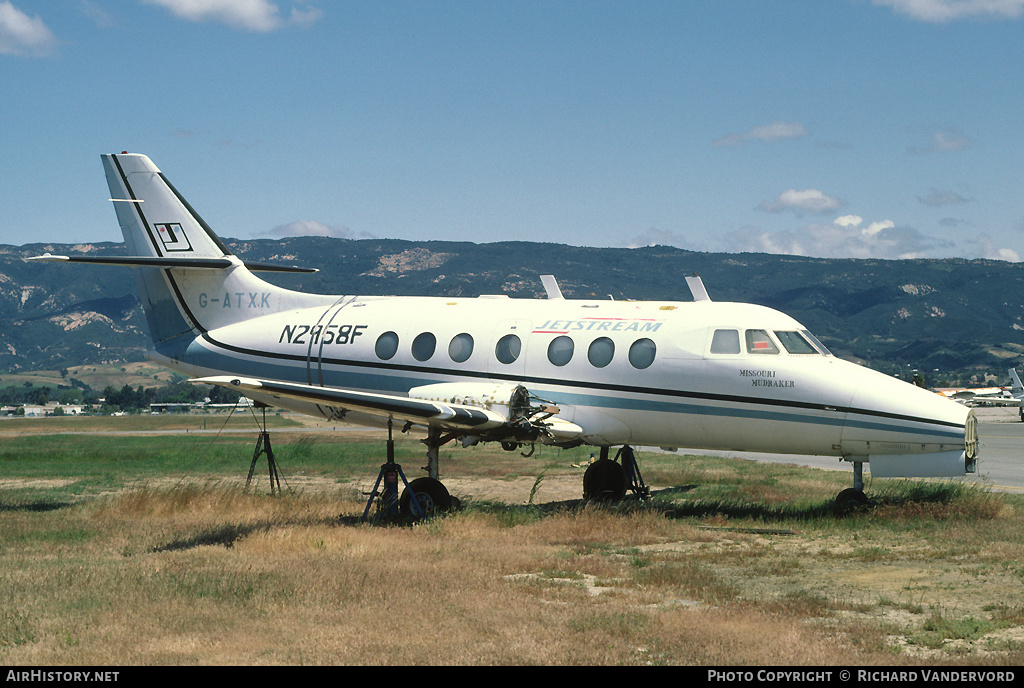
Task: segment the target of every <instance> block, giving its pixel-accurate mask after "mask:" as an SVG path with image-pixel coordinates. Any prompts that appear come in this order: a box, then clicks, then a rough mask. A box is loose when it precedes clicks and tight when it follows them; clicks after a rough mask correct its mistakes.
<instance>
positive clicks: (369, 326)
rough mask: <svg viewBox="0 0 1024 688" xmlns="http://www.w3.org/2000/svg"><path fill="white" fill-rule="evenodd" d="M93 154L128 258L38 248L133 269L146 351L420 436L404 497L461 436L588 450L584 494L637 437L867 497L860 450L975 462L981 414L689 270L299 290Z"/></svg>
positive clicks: (154, 185)
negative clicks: (841, 474)
mask: <svg viewBox="0 0 1024 688" xmlns="http://www.w3.org/2000/svg"><path fill="white" fill-rule="evenodd" d="M102 159H103V166H104V168H105V171H106V176H107V183H108V185H109V186H110V192H111V196H112V197H111V201H113V203H114V208H115V210H116V212H117V218H118V221H119V223H120V225H121V230H122V232H123V234H124V238H125V244H126V247H127V251H128V255H127V256H125V257H89V256H74V257H69V256H51V255H45V256H41V257H39V258H38V260H50V261H67V262H79V263H104V264H111V265H127V266H131V267H132V268H135V274H136V281H137V284H138V288H139V291H140V295H141V299H142V305H143V309H144V311H145V314H146V318H147V321H148V326H149V331H150V335H151V337H152V340H153V350H152V351H150V352H149V354H148V356H149V358H151V359H152V360H154V361H157V362H159V363H162V364H163V365H166V366H167V367H169V368H172V369H174V370H177V371H180V372H182V373H185V374H187V375H190V376H193V377H194V378H197V379H198V381H200V382H206V383H209V384H214V385H220V386H223V387H227V388H229V389H233V390H237V391H238V392H240V393H243V394H244V395H245V396H247V397H249V398H251V399H254V400H255V401H257V402H261V403H263V404H267V405H270V406H277V407H281V408H285V409H290V410H293V411H297V412H300V413H305V414H309V415H312V416H318V417H321V418H326V419H329V420H332V421H348V422H353V423H360V424H373V425H377V426H381V427H387V428H388V429H389V431H390V429H391V425H392V423H393V422H397V423H399V424H401V426H402V427H401V429H402V430H403V431H411V430H416V431H420V432H422V433H423V434H425V436H426V437H425V439H424V440H423V442H424V443H425V444H426V447H427V450H426V454H427V467H426V471H427V476H425V477H421V478H417V479H416V480H413V481H412V483H411V484H408V483H407V489H406V491H405V494H404V495H403V498H402V502H403V508H405V509H408V508H410V506H409V505H410V504H412V505H413V506H412V509H413V511H414V512H415V511H416V508H415V507H419V506H424V505H425V508H424V510H425V511H431V510H442V509H445V508H448V507H449V506H450V504H451V497H450V495H449V493H448V491H447V490H446V489H445V487H444V485H443V484H442V483H441V482H440V480H439V473H440V471H439V465H438V464H439V461H438V450H439V448H440V447H441V446H443V445H445V444H446V443H448V442H450V441H453V440H459V441H461V443H462V444H463V445H465V446H468V445H472V444H475V443H478V442H499V443H501V446H502V447H503V448H505V449H508V450H515V449H517V448H520V447H523V446H524V445H535V444H537V443H541V444H546V445H553V446H557V447H572V446H578V445H581V444H586V445H592V446H595V447H598V448H599V452H600V459H599V460H597V461H595V462H594V463H593V464H591V465H590V467H589V468H588V469H587V472H586V474H585V475H584V479H583V482H584V496H586V497H598V496H605V495H610V496H613V497H621V496H623V495H624V494H625V492H626V490H627V489H632V490H633V491H634V492H638V493H642V492H643V491H644V490H646V487H645V486H643V481H642V478H639V472H638V471H636V470H635V469H636V467H635V463H634V462H633V461H632V452H631V451H630V447H632V446H660V447H687V448H695V449H701V448H703V449H719V450H730V451H756V452H773V453H785V454H815V455H827V456H835V457H838V458H839V459H841V460H844V461H848V462H851V463H852V464H853V467H854V471H853V472H854V486H853V487H852V488H850V489H847V490H843V492H842V493H840V495H839V497H837V501H838V503H839V504H840V505H844V506H845V505H847V504H857V503H864V502H866V501H867V498H866V497H865V496H864V492H863V487H864V483H863V473H862V469H863V465H864V463H870V467H871V474H872V475H873V476H882V477H893V476H954V475H963V474H965V473H971V472H974V471H975V465H976V458H977V448H978V437H977V421H976V419H975V417H974V413H973V411H971V410H969V409H967V408H965V407H964V406H963V405H961V404H957V403H954V402H952V401H950V400H947V399H944V398H942V397H940V396H938V395H936V394H933V393H931V392H929V391H927V390H924V389H921V388H918V387H915V386H913V385H909V384H907V383H904V382H901V381H899V380H895V379H893V378H891V377H889V376H887V375H883V374H881V373H878V372H874V371H871V370H869V369H866V368H863V367H860V366H857V365H855V364H853V363H849V362H847V361H843V360H840V359H838V358H836V357H835V356H833V355H832V354H831V353H829V351H828V350H827V349H826V348H825V347H824V346H823V345H822V344H821V343H820V342H819V341H818V340H817V339H816V338H815V337H814V336H813V335H812V334H811V333H810V332H808V331H807V329H806V328H805V327H804V326H803V325H801V324H800V323H798V322H797V321H795V320H793V319H792V318H790V317H789V316H787V315H784V314H782V313H780V312H778V311H775V310H772V309H770V308H765V307H763V306H757V305H751V304H744V303H724V302H723V303H720V302H715V301H712V300H711V299H710V298H709V297H708V294H707V291H706V290H705V288H704V286H703V284H702V283H701V281H700V279H699V278H698V277H688V278H687V283H688V285H689V287H690V290H691V293H692V295H693V298H694V300H693V301H686V302H670V301H611V300H597V299H567V298H565V297H564V296H563V295H562V293H561V291H560V289H559V287H558V284H557V282H556V281H555V279H554V277H553V276H544V277H543V278H542V282H543V286H544V288H545V291H546V295H547V298H545V299H512V298H509V297H508V296H506V295H497V296H479V297H477V298H462V297H445V296H442V297H401V296H393V297H384V296H357V295H347V296H323V295H316V294H306V293H300V292H296V291H291V290H287V289H282V288H280V287H277V286H274V285H273V284H270V283H268V282H265V281H264V280H262V279H260V278H258V277H256V276H255V275H254V274H253V272H254V271H259V270H278V271H294V270H299V268H289V267H284V266H270V265H255V264H249V263H245V262H243V261H242V260H241V259H239V258H238V257H237V256H235V255H233V254H232V252H231V251H230V250H229V249H228V247H227V246H226V245H225V244H224V243H223V242H222V241H221V240H220V239H219V238H218V237H217V235H216V234H214V232H213V230H212V229H211V228H210V227H209V226H208V225H207V224H206V223H205V222H204V221H203V220H202V219H201V218H200V217H199V215H198V214H197V213H196V212H195V211H194V210H193V209H192V207H191V206H190V205H189V204H188V203H187V202H186V201H185V199H184V198H183V197H182V196H181V194H179V193H178V191H177V190H176V189H175V188H174V187H173V186H172V185H171V184H170V182H168V181H167V179H166V178H165V177H164V175H163V174H162V173H161V172H160V170H159V169H157V167H156V166H155V165H154V164H153V163H152V162H151V161H150V159H149V158H147V157H146V156H144V155H137V154H127V153H121V154H119V155H118V154H114V155H104V156H102ZM511 267H517V266H510V268H511ZM306 271H307V272H308V271H309V270H306ZM665 279H670V280H671V279H676V276H675V275H665ZM389 438H390V434H389ZM389 441H390V440H389ZM388 446H389V449H391V448H392V445H391V444H389V445H388ZM611 447H622V449H620V450H619V455H620V456H621V463H619V462H618V461H616V460H615V459H612V458H609V449H610V448H611ZM634 472H635V474H634ZM402 477H403V480H404V475H403V476H402ZM379 481H380V478H378V482H379ZM367 508H368V509H369V505H367Z"/></svg>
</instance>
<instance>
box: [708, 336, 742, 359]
mask: <svg viewBox="0 0 1024 688" xmlns="http://www.w3.org/2000/svg"><path fill="white" fill-rule="evenodd" d="M739 352H740V331H739V330H715V333H714V334H713V335H712V336H711V353H713V354H738V353H739Z"/></svg>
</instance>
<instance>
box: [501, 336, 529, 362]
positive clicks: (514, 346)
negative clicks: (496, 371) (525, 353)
mask: <svg viewBox="0 0 1024 688" xmlns="http://www.w3.org/2000/svg"><path fill="white" fill-rule="evenodd" d="M522 348H523V343H522V342H521V341H519V337H517V336H516V335H514V334H507V335H505V336H504V337H502V338H501V339H499V340H498V344H497V345H496V346H495V347H494V355H495V356H496V357H497V359H498V360H499V361H501V362H502V363H505V364H509V363H513V362H514V361H515V360H516V359H517V358H519V352H520V351H522Z"/></svg>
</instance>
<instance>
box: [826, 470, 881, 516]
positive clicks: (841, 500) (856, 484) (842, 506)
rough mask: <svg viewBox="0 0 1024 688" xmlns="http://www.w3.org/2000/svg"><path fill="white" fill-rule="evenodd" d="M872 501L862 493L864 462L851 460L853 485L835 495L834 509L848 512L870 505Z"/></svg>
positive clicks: (839, 511) (842, 512) (839, 512)
mask: <svg viewBox="0 0 1024 688" xmlns="http://www.w3.org/2000/svg"><path fill="white" fill-rule="evenodd" d="M873 504H874V502H873V501H871V500H870V499H868V496H867V495H866V494H864V462H863V461H854V462H853V487H848V488H846V489H845V490H843V491H842V492H840V493H839V494H838V495H836V501H835V509H836V513H838V514H848V513H850V512H851V511H858V510H860V509H864V508H866V507H869V506H872V505H873Z"/></svg>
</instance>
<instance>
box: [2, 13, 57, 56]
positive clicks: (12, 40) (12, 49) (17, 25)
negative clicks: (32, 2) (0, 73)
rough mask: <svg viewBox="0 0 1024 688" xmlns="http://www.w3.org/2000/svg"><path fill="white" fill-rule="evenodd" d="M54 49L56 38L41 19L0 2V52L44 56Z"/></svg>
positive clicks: (54, 50)
mask: <svg viewBox="0 0 1024 688" xmlns="http://www.w3.org/2000/svg"><path fill="white" fill-rule="evenodd" d="M56 50H57V38H56V36H54V35H53V32H52V31H50V29H49V28H47V26H46V24H45V23H43V20H42V19H40V18H39V17H38V16H35V17H29V16H28V15H27V14H25V13H24V12H22V11H21V10H19V9H18V8H17V7H15V6H14V5H12V4H11V3H10V2H8V1H7V0H4V2H0V54H2V55H20V56H25V57H45V56H47V55H52V54H53V53H54V52H56Z"/></svg>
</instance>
